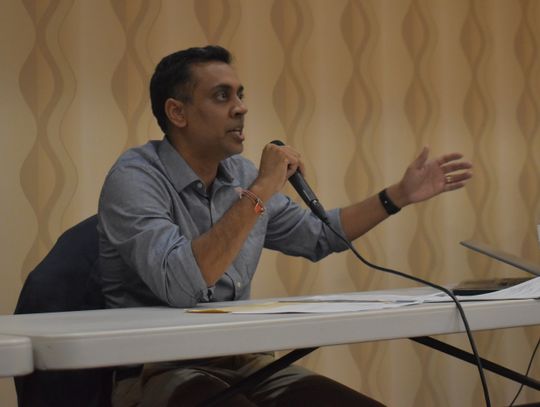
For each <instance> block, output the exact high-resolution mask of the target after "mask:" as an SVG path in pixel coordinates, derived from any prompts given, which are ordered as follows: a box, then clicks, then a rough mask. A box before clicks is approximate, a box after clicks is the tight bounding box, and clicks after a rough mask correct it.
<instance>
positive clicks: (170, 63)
mask: <svg viewBox="0 0 540 407" xmlns="http://www.w3.org/2000/svg"><path fill="white" fill-rule="evenodd" d="M231 60H232V56H231V53H230V52H229V51H227V50H226V49H225V48H223V47H220V46H217V45H209V46H206V47H197V48H188V49H186V50H183V51H178V52H175V53H173V54H170V55H167V56H166V57H164V58H163V59H162V60H161V61H160V62H159V64H157V66H156V70H155V71H154V74H153V75H152V79H151V80H150V100H151V102H152V112H153V113H154V116H155V117H156V119H157V122H158V124H159V127H160V128H161V130H163V133H165V134H167V131H168V127H169V120H168V119H167V115H166V114H165V101H166V100H167V99H168V98H175V99H178V100H180V101H182V102H184V103H188V102H189V101H190V100H191V95H192V91H193V86H194V85H195V83H194V81H193V77H192V72H191V65H193V64H197V63H202V62H212V61H218V62H224V63H226V64H230V63H231Z"/></svg>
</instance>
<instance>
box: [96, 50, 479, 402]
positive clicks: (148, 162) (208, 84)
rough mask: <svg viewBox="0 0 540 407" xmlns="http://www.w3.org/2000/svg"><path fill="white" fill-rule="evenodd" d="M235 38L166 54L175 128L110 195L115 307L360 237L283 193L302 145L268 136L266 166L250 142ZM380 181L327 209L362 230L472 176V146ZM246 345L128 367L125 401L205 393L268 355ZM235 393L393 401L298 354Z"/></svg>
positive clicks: (235, 284) (230, 295) (237, 288)
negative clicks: (297, 362) (264, 254)
mask: <svg viewBox="0 0 540 407" xmlns="http://www.w3.org/2000/svg"><path fill="white" fill-rule="evenodd" d="M230 63H231V56H230V54H229V52H228V51H227V50H225V49H223V48H221V47H217V46H209V47H204V48H190V49H187V50H184V51H180V52H176V53H174V54H171V55H169V56H167V57H165V58H163V60H162V61H161V62H160V63H159V64H158V66H157V67H156V70H155V72H154V75H153V77H152V80H151V84H150V93H151V100H152V111H153V113H154V115H155V116H156V119H157V121H158V124H159V126H160V127H161V129H162V130H163V132H164V134H165V138H164V139H163V140H162V141H152V142H149V143H147V144H146V145H144V146H142V147H139V148H135V149H131V150H129V151H127V152H126V153H124V154H123V155H122V156H121V157H120V158H119V160H118V161H117V162H116V163H115V165H114V166H113V168H112V169H111V171H110V172H109V174H108V176H107V179H106V181H105V184H104V186H103V190H102V193H101V196H100V202H99V211H98V216H99V227H98V229H99V233H100V271H101V275H102V280H103V290H104V294H105V297H106V301H107V305H108V306H109V307H133V306H153V305H169V306H173V307H192V306H194V305H195V304H197V303H199V302H208V301H234V300H241V299H247V298H249V292H250V283H251V280H252V277H253V274H254V273H255V270H256V267H257V263H258V260H259V256H260V253H261V251H262V248H263V247H267V248H270V249H274V250H279V251H281V252H284V253H287V254H291V255H300V256H304V257H306V258H309V259H311V260H314V261H315V260H318V259H320V258H322V257H324V256H326V255H328V254H330V253H332V252H336V251H341V250H345V249H346V246H345V245H344V244H343V242H341V241H340V239H339V238H337V237H336V236H335V235H334V234H333V233H332V232H330V231H329V229H328V228H327V227H326V226H325V225H324V224H323V223H322V222H321V221H320V220H319V219H317V218H316V217H315V216H313V215H312V214H311V213H310V211H309V210H306V209H303V208H302V207H300V206H299V205H297V204H296V203H294V202H293V201H292V200H291V199H290V198H288V197H286V196H285V195H283V194H281V193H280V190H281V189H282V188H283V186H284V185H285V183H286V181H287V179H288V178H289V177H290V176H291V175H292V174H293V173H294V172H295V171H296V170H297V169H299V170H300V171H301V172H303V165H302V160H301V158H300V155H299V153H298V152H297V151H295V150H294V149H293V148H291V147H289V146H278V145H275V144H268V145H267V146H265V148H264V150H263V152H262V156H261V160H260V164H259V167H258V169H257V168H256V167H255V166H254V165H253V164H252V163H251V162H249V161H248V160H246V159H245V158H243V157H241V156H240V153H242V151H243V143H244V139H245V136H244V132H243V129H244V118H245V115H246V113H247V108H246V106H245V104H244V102H243V96H244V88H243V86H242V84H241V83H240V81H239V79H238V77H237V75H236V73H235V71H234V70H233V68H232V67H231V65H230ZM427 156H428V151H427V149H424V150H423V151H422V153H421V154H420V156H419V157H418V158H417V159H416V160H415V161H414V162H413V163H412V164H411V165H410V166H409V168H408V169H407V171H406V172H405V175H404V177H403V179H402V180H401V181H400V182H399V183H397V184H394V185H392V186H390V187H388V188H387V189H385V190H383V191H382V192H381V193H380V194H378V195H374V196H372V197H370V198H367V199H366V200H364V201H362V202H360V203H357V204H354V205H351V206H349V207H346V208H342V209H334V210H331V211H328V212H327V216H328V219H329V222H330V223H331V224H332V225H333V227H334V228H335V229H337V230H339V231H341V232H342V233H344V235H345V236H346V237H347V238H348V239H349V240H354V239H356V238H357V237H359V236H361V235H362V234H364V233H365V232H367V231H368V230H370V229H371V228H373V227H374V226H375V225H377V224H378V223H379V222H381V221H382V220H384V219H385V218H387V217H388V216H389V215H390V214H393V213H396V212H397V211H398V210H399V209H400V208H402V207H404V206H406V205H408V204H410V203H414V202H419V201H422V200H425V199H428V198H431V197H433V196H435V195H437V194H439V193H441V192H444V191H450V190H455V189H458V188H461V187H463V186H464V185H465V183H466V181H467V180H468V179H469V178H470V177H471V172H470V168H471V164H470V163H468V162H465V161H460V159H461V155H460V154H448V155H445V156H442V157H440V158H438V159H436V160H432V161H427ZM271 360H272V355H269V354H256V355H253V354H252V355H240V356H236V357H224V358H212V359H206V360H196V361H177V362H170V363H157V364H149V365H145V367H144V369H142V370H141V369H139V368H138V367H134V368H130V369H119V370H118V371H117V374H116V383H115V393H114V396H113V402H114V404H115V405H119V406H128V405H140V406H146V405H148V406H173V405H182V406H185V405H195V404H196V403H199V402H200V401H202V400H204V399H205V398H207V397H209V396H210V395H212V394H215V393H218V392H219V391H221V390H223V389H225V388H227V387H228V385H229V383H231V382H232V381H235V380H237V379H238V378H240V377H243V376H245V375H247V374H249V373H251V372H253V371H255V370H257V369H258V368H259V367H262V366H264V365H266V364H268V363H269V362H270V361H271ZM230 403H231V404H230V405H235V406H241V405H268V406H271V405H277V406H287V405H291V406H292V405H310V406H317V405H320V406H323V405H339V404H342V405H346V406H349V405H350V406H352V405H355V406H359V405H366V406H368V405H380V404H379V403H377V402H375V401H374V400H371V399H369V398H368V397H365V396H363V395H361V394H359V393H357V392H355V391H353V390H351V389H349V388H347V387H345V386H343V385H341V384H339V383H336V382H334V381H332V380H330V379H327V378H324V377H322V376H319V375H316V374H314V373H311V372H309V371H307V370H305V369H302V368H300V367H297V366H291V367H289V368H287V369H284V370H283V371H281V372H279V373H277V374H275V375H274V376H272V377H271V378H270V379H268V380H266V381H265V382H263V383H262V384H261V385H259V386H257V387H256V388H255V389H253V390H252V391H250V392H249V393H246V394H241V395H239V396H236V397H235V398H234V399H233V400H231V402H230Z"/></svg>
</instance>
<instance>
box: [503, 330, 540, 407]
mask: <svg viewBox="0 0 540 407" xmlns="http://www.w3.org/2000/svg"><path fill="white" fill-rule="evenodd" d="M538 345H540V338H538V342H536V346H535V347H534V350H533V353H532V355H531V359H530V360H529V366H527V371H526V372H525V376H528V375H529V370H531V366H532V362H533V360H534V355H536V351H537V350H538ZM521 390H523V383H521V386H519V389H518V391H517V393H516V395H515V397H514V400H512V402H511V403H510V405H509V406H508V407H512V406H513V405H514V403H515V402H516V400H517V398H518V397H519V394H520V393H521Z"/></svg>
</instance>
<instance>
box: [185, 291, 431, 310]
mask: <svg viewBox="0 0 540 407" xmlns="http://www.w3.org/2000/svg"><path fill="white" fill-rule="evenodd" d="M421 302H422V300H420V299H416V298H413V297H410V296H407V297H406V296H400V295H380V294H379V295H374V294H367V293H350V294H343V295H341V294H335V295H328V296H324V295H323V296H314V297H303V298H302V299H299V300H284V301H272V302H265V303H254V304H245V305H244V304H242V305H232V306H230V307H229V306H227V307H219V308H210V307H209V304H204V305H201V306H200V307H198V308H193V309H189V310H188V312H195V313H233V314H290V313H333V312H334V313H335V312H352V311H368V310H378V309H384V308H397V307H403V306H405V305H413V304H419V303H421Z"/></svg>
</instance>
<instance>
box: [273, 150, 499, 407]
mask: <svg viewBox="0 0 540 407" xmlns="http://www.w3.org/2000/svg"><path fill="white" fill-rule="evenodd" d="M271 143H272V144H275V145H277V146H280V147H281V146H284V145H285V143H283V142H282V141H281V140H274V141H272V142H271ZM289 182H290V183H291V184H292V186H293V187H294V189H295V190H296V192H297V193H298V195H300V197H301V198H302V200H303V201H304V202H305V203H306V205H307V206H308V207H309V208H310V209H311V212H312V213H313V214H314V215H315V216H316V217H317V218H318V219H320V220H321V221H322V223H323V224H325V225H326V226H328V228H329V229H330V230H331V231H332V232H333V233H334V234H335V235H336V236H337V237H338V238H340V239H341V240H343V242H345V244H346V245H347V247H348V248H349V249H350V250H351V251H352V252H353V253H354V255H355V256H356V257H357V258H358V259H359V260H360V261H361V262H362V263H364V264H365V265H366V266H368V267H371V268H373V269H375V270H379V271H382V272H385V273H390V274H393V275H396V276H399V277H402V278H406V279H409V280H413V281H415V282H417V283H420V284H423V285H427V286H429V287H432V288H435V289H436V290H438V291H442V292H443V293H445V294H447V295H448V296H449V297H450V298H451V299H452V301H454V303H455V304H456V307H457V309H458V311H459V314H460V316H461V319H462V321H463V325H464V326H465V331H466V332H467V337H468V338H469V343H470V345H471V349H472V352H473V355H474V359H475V361H476V366H477V367H478V373H479V374H480V381H481V382H482V390H483V392H484V399H485V401H486V407H491V401H490V399H489V390H488V386H487V381H486V377H485V375H484V368H483V367H482V361H481V360H480V355H479V354H478V350H477V349H476V343H475V342H474V338H473V335H472V332H471V329H470V327H469V322H468V321H467V317H466V316H465V311H463V307H462V306H461V303H460V302H459V300H458V299H457V298H456V296H455V295H454V293H453V292H452V291H450V290H449V289H447V288H446V287H443V286H440V285H437V284H434V283H432V282H430V281H427V280H424V279H422V278H419V277H415V276H412V275H410V274H406V273H402V272H401V271H397V270H393V269H390V268H386V267H381V266H378V265H376V264H373V263H371V262H369V261H368V260H366V259H364V258H363V257H362V256H361V255H360V253H358V251H357V250H356V249H355V247H354V246H353V245H352V243H351V242H350V241H349V239H347V238H346V237H345V236H342V235H341V233H339V232H338V231H337V230H335V229H334V228H333V227H332V225H331V224H330V221H329V220H328V217H327V216H326V211H325V210H324V208H323V206H322V205H321V203H320V201H319V200H318V199H317V197H316V196H315V193H314V192H313V191H312V190H311V188H310V187H309V185H308V184H307V182H305V180H304V177H303V176H302V174H301V173H300V171H298V170H296V172H295V173H294V174H293V175H291V176H290V177H289Z"/></svg>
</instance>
